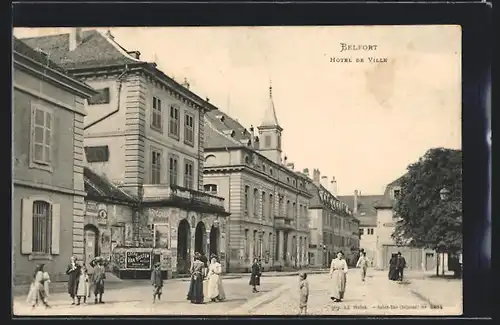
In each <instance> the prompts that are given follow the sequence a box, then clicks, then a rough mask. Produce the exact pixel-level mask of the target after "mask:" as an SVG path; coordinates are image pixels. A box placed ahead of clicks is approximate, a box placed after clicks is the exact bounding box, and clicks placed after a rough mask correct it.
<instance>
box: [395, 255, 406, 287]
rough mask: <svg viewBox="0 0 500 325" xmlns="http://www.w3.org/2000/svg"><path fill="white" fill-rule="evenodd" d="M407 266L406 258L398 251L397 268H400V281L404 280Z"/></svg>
mask: <svg viewBox="0 0 500 325" xmlns="http://www.w3.org/2000/svg"><path fill="white" fill-rule="evenodd" d="M405 267H406V260H405V258H404V257H403V256H402V255H401V252H398V259H397V262H396V268H397V270H398V278H399V281H403V273H404V269H405Z"/></svg>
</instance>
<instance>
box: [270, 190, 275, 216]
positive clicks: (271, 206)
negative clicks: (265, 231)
mask: <svg viewBox="0 0 500 325" xmlns="http://www.w3.org/2000/svg"><path fill="white" fill-rule="evenodd" d="M273 218H274V196H273V195H272V194H269V219H271V220H272V219H273Z"/></svg>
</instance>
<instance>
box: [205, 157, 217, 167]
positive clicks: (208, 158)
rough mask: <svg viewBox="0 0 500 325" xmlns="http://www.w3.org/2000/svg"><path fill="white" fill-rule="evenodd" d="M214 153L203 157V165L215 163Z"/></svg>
mask: <svg viewBox="0 0 500 325" xmlns="http://www.w3.org/2000/svg"><path fill="white" fill-rule="evenodd" d="M215 159H216V158H215V155H208V156H206V157H205V165H214V164H215Z"/></svg>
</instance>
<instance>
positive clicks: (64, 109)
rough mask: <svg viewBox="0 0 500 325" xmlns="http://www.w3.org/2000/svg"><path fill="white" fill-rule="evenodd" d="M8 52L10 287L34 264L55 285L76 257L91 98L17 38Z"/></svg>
mask: <svg viewBox="0 0 500 325" xmlns="http://www.w3.org/2000/svg"><path fill="white" fill-rule="evenodd" d="M13 52H14V54H13V65H14V69H13V130H12V132H13V139H12V144H13V147H14V148H13V149H14V153H13V157H12V159H13V162H12V165H13V186H14V187H13V208H12V211H13V213H12V229H13V232H12V244H13V273H14V283H15V284H19V283H28V282H30V281H31V279H32V275H33V270H34V269H35V266H36V265H37V264H40V263H43V264H45V266H46V270H47V271H48V272H49V273H50V274H51V275H52V278H53V281H57V280H61V279H64V278H65V277H66V276H65V268H66V265H67V263H68V261H69V259H70V257H71V256H72V255H75V256H78V257H82V256H83V228H84V217H83V210H84V197H85V191H84V183H83V119H84V115H85V109H84V101H85V98H88V97H90V96H92V95H94V94H95V93H96V92H95V91H94V90H93V89H92V88H90V87H89V86H88V85H86V84H84V83H82V82H80V81H77V80H76V79H74V78H72V77H70V76H69V75H68V74H66V72H65V71H64V70H63V69H62V68H61V67H59V66H58V65H57V64H56V63H55V62H53V61H52V60H51V59H50V57H49V56H48V55H47V53H44V52H43V51H36V50H34V49H33V48H30V47H29V46H28V45H26V44H25V43H24V42H22V41H20V40H18V39H16V38H14V42H13Z"/></svg>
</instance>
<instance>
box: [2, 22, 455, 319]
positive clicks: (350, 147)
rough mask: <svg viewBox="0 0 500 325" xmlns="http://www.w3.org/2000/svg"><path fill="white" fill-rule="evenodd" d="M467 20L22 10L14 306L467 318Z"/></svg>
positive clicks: (85, 311)
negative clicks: (144, 16)
mask: <svg viewBox="0 0 500 325" xmlns="http://www.w3.org/2000/svg"><path fill="white" fill-rule="evenodd" d="M461 64H462V29H461V26H459V25H406V26H402V25H400V26H397V25H394V26H391V25H385V26H383V25H372V26H354V25H353V26H281V27H273V26H255V27H88V28H84V27H60V28H55V27H51V28H48V27H43V28H42V27H40V28H34V27H31V28H24V27H23V28H20V27H19V28H17V27H16V28H14V29H13V38H12V83H13V86H12V178H13V179H12V182H13V185H12V186H13V187H12V188H13V190H12V217H11V218H12V229H11V231H12V236H11V238H12V250H13V251H12V295H13V305H12V310H13V314H14V315H15V316H104V315H110V316H115V317H118V316H122V315H123V316H125V315H158V316H164V315H170V316H174V315H191V316H193V315H219V316H229V315H232V316H236V315H239V316H241V315H242V316H256V315H267V316H277V315H324V316H336V315H338V316H341V315H342V316H343V315H349V316H403V315H404V316H428V315H432V316H459V315H462V313H463V287H462V273H463V272H462V270H463V262H462V253H463V235H462V233H463V227H462V196H463V193H462V192H463V191H462V65H461Z"/></svg>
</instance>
